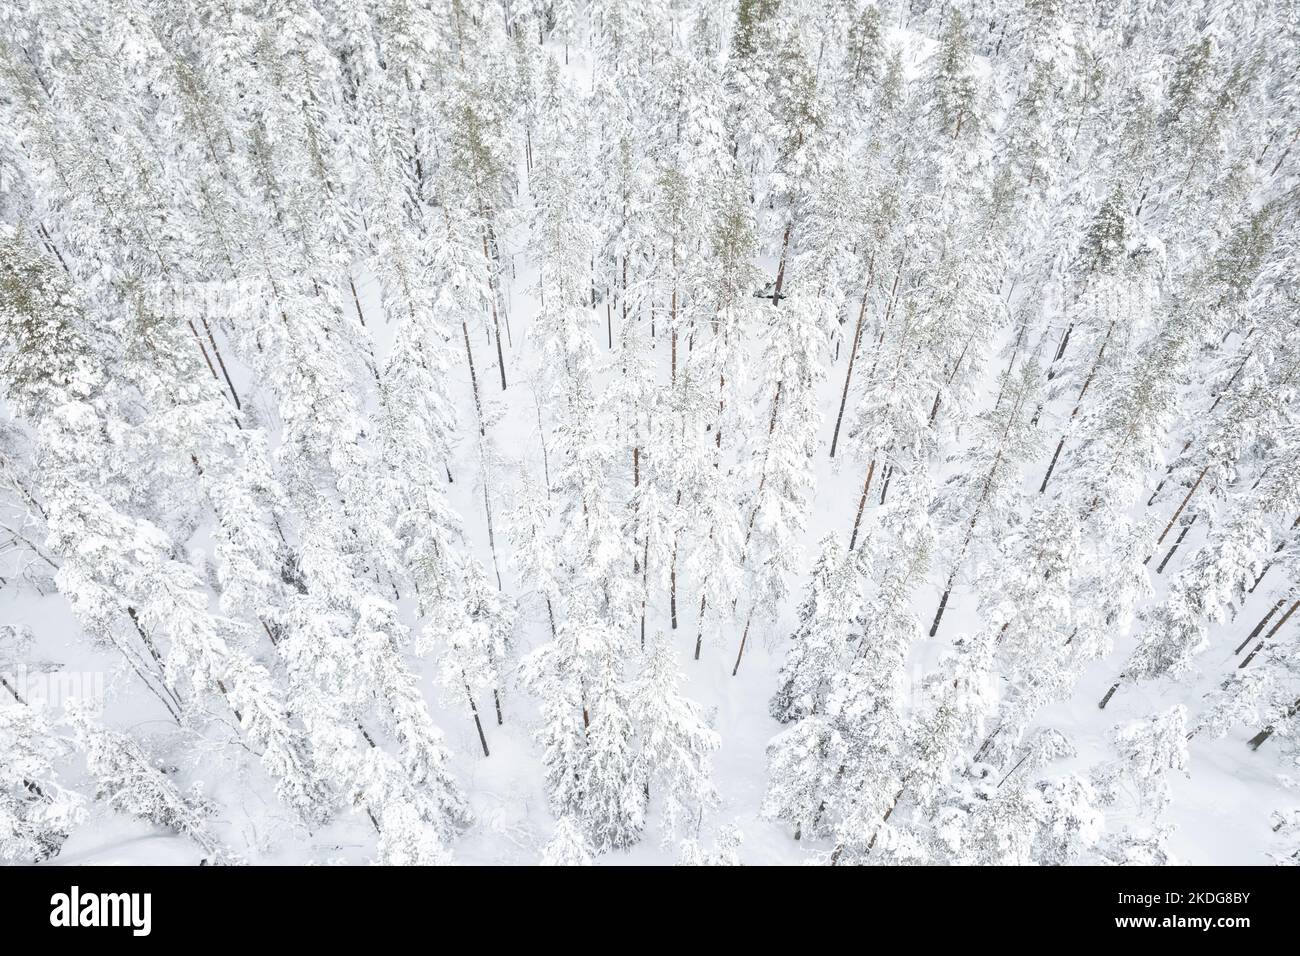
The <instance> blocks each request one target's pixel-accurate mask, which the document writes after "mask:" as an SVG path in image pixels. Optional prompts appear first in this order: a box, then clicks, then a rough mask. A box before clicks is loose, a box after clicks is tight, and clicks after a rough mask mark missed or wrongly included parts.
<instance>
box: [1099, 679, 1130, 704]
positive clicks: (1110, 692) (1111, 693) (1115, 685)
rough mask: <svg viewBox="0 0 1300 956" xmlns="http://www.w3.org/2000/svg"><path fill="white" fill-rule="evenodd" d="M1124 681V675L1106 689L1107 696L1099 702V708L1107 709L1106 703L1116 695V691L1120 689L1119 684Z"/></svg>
mask: <svg viewBox="0 0 1300 956" xmlns="http://www.w3.org/2000/svg"><path fill="white" fill-rule="evenodd" d="M1122 683H1124V679H1123V677H1121V678H1120V679H1119V680H1117V681H1115V683H1113V684H1111V685H1110V690H1108V691H1106V696H1105V697H1103V698H1102V699H1101V702H1100V703H1099V704H1097V709H1098V710H1105V709H1106V705H1107V704H1109V703H1110V699H1111V698H1112V697H1114V696H1115V691H1117V690H1119V685H1120V684H1122Z"/></svg>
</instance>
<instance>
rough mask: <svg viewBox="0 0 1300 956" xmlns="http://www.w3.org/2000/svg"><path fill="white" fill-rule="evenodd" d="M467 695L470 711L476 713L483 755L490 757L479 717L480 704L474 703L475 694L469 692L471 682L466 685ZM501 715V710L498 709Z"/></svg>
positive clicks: (476, 723)
mask: <svg viewBox="0 0 1300 956" xmlns="http://www.w3.org/2000/svg"><path fill="white" fill-rule="evenodd" d="M465 697H466V698H467V699H468V700H469V712H470V713H471V714H473V715H474V726H475V727H476V728H478V742H479V743H480V744H482V745H483V756H484V757H490V756H492V754H491V753H489V752H488V743H487V735H486V734H484V733H483V721H481V720H479V717H478V706H477V705H476V704H475V703H474V695H473V694H471V693H470V692H469V684H466V685H465ZM497 714H498V715H500V710H498V711H497Z"/></svg>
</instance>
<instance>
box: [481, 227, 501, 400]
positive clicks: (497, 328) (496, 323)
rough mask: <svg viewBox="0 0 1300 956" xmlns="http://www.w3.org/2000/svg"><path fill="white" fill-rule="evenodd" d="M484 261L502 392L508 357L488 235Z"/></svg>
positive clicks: (485, 243) (484, 243) (484, 237)
mask: <svg viewBox="0 0 1300 956" xmlns="http://www.w3.org/2000/svg"><path fill="white" fill-rule="evenodd" d="M483 260H484V263H485V264H486V266H487V270H488V297H489V298H490V299H491V300H492V329H493V331H494V332H495V334H496V340H497V364H498V365H499V366H500V367H501V391H503V392H504V391H505V390H506V357H505V353H504V352H503V351H502V349H501V322H500V320H499V319H498V317H497V284H496V280H495V279H494V278H493V269H492V255H491V254H490V253H489V252H488V241H487V233H486V232H484V233H483Z"/></svg>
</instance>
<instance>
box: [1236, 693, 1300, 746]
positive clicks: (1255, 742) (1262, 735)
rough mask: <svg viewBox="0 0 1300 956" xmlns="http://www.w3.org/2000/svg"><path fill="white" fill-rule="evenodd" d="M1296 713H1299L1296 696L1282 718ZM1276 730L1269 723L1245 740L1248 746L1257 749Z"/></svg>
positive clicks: (1288, 718)
mask: <svg viewBox="0 0 1300 956" xmlns="http://www.w3.org/2000/svg"><path fill="white" fill-rule="evenodd" d="M1297 713H1300V698H1297V699H1296V702H1295V703H1294V704H1292V705H1291V706H1290V707H1288V708H1287V710H1286V717H1285V718H1284V719H1286V720H1290V719H1291V718H1292V717H1294V716H1295V715H1296V714H1297ZM1276 730H1277V727H1276V726H1275V725H1273V724H1269V725H1268V726H1267V727H1265V728H1264V729H1263V730H1261V731H1260V732H1259V733H1257V734H1256V735H1255V736H1254V737H1251V738H1250V740H1249V741H1247V743H1248V744H1249V746H1250V749H1251V750H1258V749H1259V748H1260V747H1261V746H1262V745H1263V743H1264V741H1266V740H1268V738H1269V737H1272V736H1273V734H1274V732H1275V731H1276Z"/></svg>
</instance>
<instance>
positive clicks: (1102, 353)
mask: <svg viewBox="0 0 1300 956" xmlns="http://www.w3.org/2000/svg"><path fill="white" fill-rule="evenodd" d="M1114 328H1115V323H1114V322H1113V321H1112V322H1111V323H1110V325H1109V326H1108V327H1107V329H1106V337H1105V338H1104V339H1102V341H1101V348H1099V349H1098V350H1097V357H1096V359H1094V360H1093V363H1092V368H1090V369H1089V370H1088V377H1087V378H1085V379H1084V380H1083V388H1081V389H1079V395H1078V397H1077V398H1076V399H1075V400H1074V409H1073V410H1072V411H1071V412H1070V421H1071V422H1073V421H1074V420H1075V418H1077V417H1078V415H1079V409H1080V408H1082V407H1083V397H1084V396H1085V395H1087V394H1088V386H1090V385H1091V384H1092V379H1093V376H1094V375H1096V374H1097V369H1098V368H1099V367H1100V366H1101V360H1102V357H1103V356H1105V354H1106V346H1107V344H1108V343H1109V342H1110V334H1111V331H1112V330H1113V329H1114ZM1066 427H1067V429H1068V428H1069V425H1068V423H1067V426H1066ZM1066 434H1067V432H1061V440H1060V441H1058V442H1057V443H1056V451H1055V452H1053V453H1052V461H1051V464H1049V465H1048V466H1047V474H1045V475H1043V483H1042V484H1041V485H1039V486H1038V493H1039V494H1040V495H1041V494H1042V493H1043V492H1045V491H1046V490H1047V482H1048V481H1050V480H1051V478H1052V472H1053V471H1055V470H1056V460H1057V459H1058V458H1060V457H1061V449H1062V448H1064V447H1065V436H1066Z"/></svg>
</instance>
